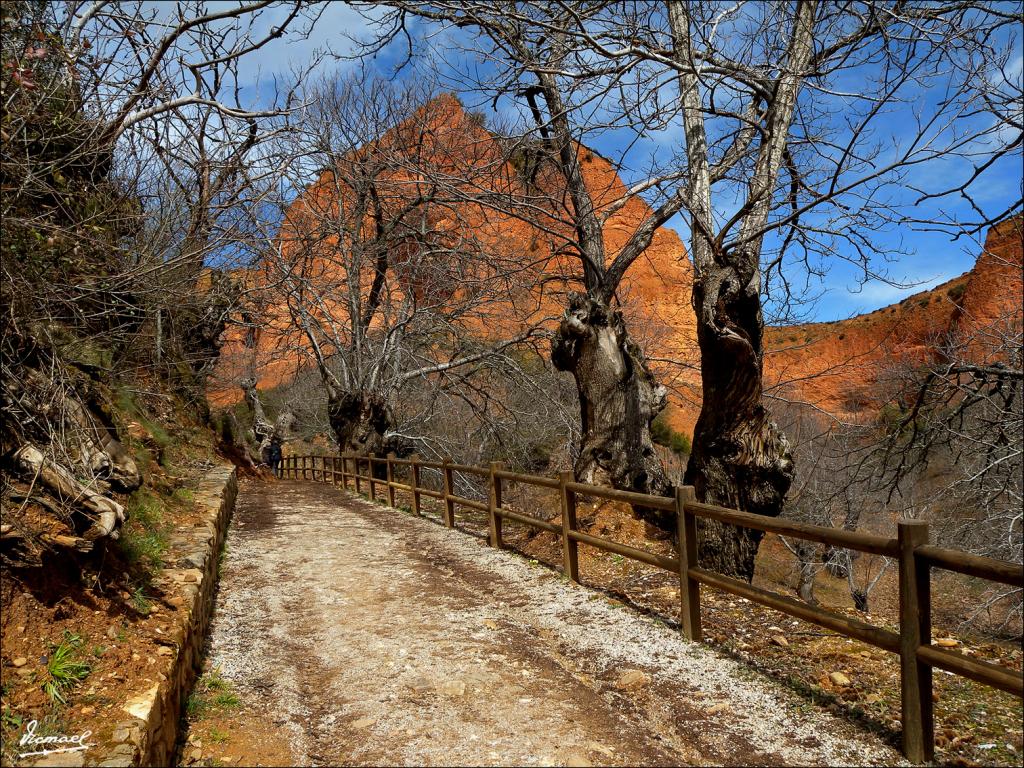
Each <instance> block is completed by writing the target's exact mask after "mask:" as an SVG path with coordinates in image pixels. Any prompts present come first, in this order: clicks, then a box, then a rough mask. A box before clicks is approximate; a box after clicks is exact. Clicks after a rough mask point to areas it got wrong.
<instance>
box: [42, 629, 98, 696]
mask: <svg viewBox="0 0 1024 768" xmlns="http://www.w3.org/2000/svg"><path fill="white" fill-rule="evenodd" d="M81 645H82V638H81V636H79V635H76V634H73V633H71V632H67V631H65V632H64V639H62V640H61V641H60V643H58V644H56V645H52V646H51V653H50V658H49V659H48V660H47V662H46V675H47V679H46V681H45V682H43V692H44V693H45V694H46V695H47V696H48V697H49V699H50V701H52V702H53V703H55V704H61V705H65V704H67V699H66V698H65V696H66V694H67V693H68V692H69V691H70V690H71V689H72V688H74V687H75V686H77V685H78V684H79V683H81V682H82V681H83V680H84V679H85V678H86V677H88V675H89V673H90V672H91V671H92V667H91V666H90V665H89V664H88V663H87V662H85V661H81V660H80V659H79V658H78V655H79V649H80V647H81Z"/></svg>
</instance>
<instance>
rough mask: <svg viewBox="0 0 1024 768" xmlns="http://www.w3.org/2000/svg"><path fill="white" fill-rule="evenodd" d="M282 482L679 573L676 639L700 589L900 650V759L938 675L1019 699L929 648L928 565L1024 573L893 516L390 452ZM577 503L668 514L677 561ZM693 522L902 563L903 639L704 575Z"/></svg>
mask: <svg viewBox="0 0 1024 768" xmlns="http://www.w3.org/2000/svg"><path fill="white" fill-rule="evenodd" d="M399 467H400V468H402V469H406V470H407V474H408V478H407V479H408V482H399V481H398V480H396V479H395V469H397V468H399ZM375 468H382V469H383V477H381V476H378V475H377V474H375V473H374V469H375ZM423 470H427V471H429V472H433V473H437V474H439V475H440V479H441V490H434V489H432V488H426V487H424V485H423V482H422V473H423ZM364 471H365V474H363V472H364ZM455 473H459V474H460V475H472V476H474V477H477V478H484V479H486V481H487V485H488V496H489V498H488V501H487V502H482V501H477V500H475V499H469V498H466V497H465V496H460V495H457V494H456V493H455V482H454V476H455ZM281 474H282V476H284V477H287V478H292V479H301V480H319V481H321V482H329V483H332V484H334V485H341V486H343V487H345V488H348V487H349V484H350V483H351V485H352V487H353V488H354V489H355V490H356V492H357V493H362V492H363V488H364V487H367V486H368V488H367V491H366V492H367V495H368V496H369V498H370V499H372V500H373V501H376V500H377V487H378V486H382V487H383V488H384V489H385V491H386V493H387V503H388V504H389V505H390V506H392V507H394V506H395V491H396V490H400V491H404V492H406V493H409V494H411V495H412V511H413V513H414V514H417V515H419V514H422V511H421V501H422V497H424V496H426V497H428V498H432V499H437V500H439V501H441V502H442V503H443V510H442V520H443V522H444V524H445V525H446V526H447V527H449V528H453V527H455V507H456V505H458V506H462V507H467V508H469V509H473V510H477V511H480V512H486V513H487V517H488V540H489V542H490V545H491V546H492V547H497V548H499V549H500V548H503V547H504V542H503V540H502V524H503V522H504V521H506V520H509V521H512V522H515V523H520V524H522V525H528V526H532V527H533V528H537V529H539V530H542V531H548V532H550V533H554V534H556V535H558V536H559V537H560V538H561V543H562V567H563V571H564V573H565V575H566V576H568V577H569V578H570V579H571V580H572V581H574V582H577V583H578V582H579V557H578V547H579V545H580V544H586V545H587V546H591V547H595V548H597V549H601V550H604V551H606V552H611V553H613V554H617V555H621V556H622V557H628V558H630V559H632V560H636V561H638V562H641V563H646V564H648V565H652V566H654V567H656V568H662V569H664V570H666V571H669V572H671V573H675V574H678V576H679V603H680V604H679V610H680V618H681V625H682V631H683V634H684V635H685V636H686V637H687V638H688V639H689V640H693V641H700V640H701V639H702V637H703V634H702V630H701V612H700V587H701V585H704V586H706V587H712V588H714V589H717V590H720V591H722V592H726V593H728V594H732V595H736V596H738V597H742V598H745V599H747V600H750V601H751V602H755V603H759V604H761V605H764V606H767V607H768V608H772V609H774V610H777V611H781V612H782V613H786V614H788V615H790V616H794V617H796V618H798V619H803V620H804V621H808V622H811V623H812V624H817V625H818V626H821V627H825V628H826V629H830V630H832V631H834V632H836V633H838V634H840V635H844V636H846V637H851V638H854V639H856V640H860V641H861V642H864V643H867V644H869V645H873V646H875V647H877V648H881V649H883V650H886V651H889V652H891V653H895V654H898V655H899V657H900V687H901V699H902V723H903V752H904V754H905V755H906V756H907V758H908V759H910V760H912V761H914V762H917V763H921V762H926V761H930V760H931V759H932V757H933V754H934V741H935V734H934V716H933V712H932V701H933V700H932V668H933V667H938V668H940V669H944V670H946V671H948V672H952V673H953V674H956V675H960V676H962V677H966V678H969V679H971V680H974V681H976V682H979V683H983V684H985V685H990V686H992V687H994V688H998V689H1000V690H1003V691H1007V692H1009V693H1011V694H1014V695H1016V696H1018V697H1021V698H1024V677H1022V675H1021V673H1019V672H1015V671H1013V670H1009V669H1006V668H1004V667H1001V666H998V665H996V664H991V663H989V662H985V661H979V660H978V659H973V658H970V657H968V656H965V655H964V654H961V653H958V652H955V651H951V650H949V649H946V648H940V647H938V646H935V645H933V644H932V642H931V571H932V569H933V568H939V569H943V570H947V571H952V572H955V573H959V574H964V575H967V576H973V577H976V578H980V579H984V580H987V581H992V582H997V583H1000V584H1007V585H1009V586H1011V587H1016V588H1018V589H1021V588H1024V566H1022V565H1021V564H1019V563H1010V562H1006V561H1002V560H994V559H992V558H989V557H981V556H979V555H972V554H968V553H966V552H961V551H958V550H953V549H945V548H942V547H937V546H933V545H931V544H929V543H928V525H927V523H924V522H921V521H917V520H900V521H899V522H898V523H897V535H896V537H895V538H886V537H884V536H878V535H875V534H869V533H861V532H858V531H847V530H842V529H836V528H826V527H824V526H819V525H810V524H808V523H800V522H796V521H792V520H780V519H778V518H774V517H765V516H764V515H755V514H751V513H749V512H741V511H739V510H735V509H727V508H725V507H719V506H715V505H713V504H703V503H700V502H698V501H697V500H696V497H695V495H694V492H693V488H692V487H690V486H683V487H681V488H677V489H676V493H675V496H674V497H666V496H649V495H647V494H642V493H633V492H630V491H619V490H615V489H612V488H605V487H602V486H597V485H588V484H585V483H577V482H576V481H575V479H574V477H573V474H572V472H562V473H560V474H559V476H558V477H557V478H551V477H542V476H539V475H527V474H519V473H516V472H508V471H506V470H504V469H502V468H501V466H500V464H498V463H492V464H491V465H490V466H489V467H477V466H469V465H465V464H453V463H452V462H451V461H448V460H445V461H423V460H421V459H420V458H419V457H417V456H413V457H411V458H408V459H399V458H397V457H395V456H394V455H393V454H389V455H387V456H376V455H357V454H353V453H346V454H343V455H341V456H288V457H286V458H284V459H283V464H282V467H281ZM505 483H518V484H521V485H529V486H534V487H537V488H546V489H549V490H556V491H558V495H559V503H560V507H561V521H560V522H559V523H554V522H551V521H549V520H544V519H541V518H538V517H533V516H530V515H527V514H523V513H522V512H518V511H516V510H512V509H508V508H507V507H504V506H502V489H503V486H504V485H505ZM581 496H584V497H596V498H601V499H608V500H611V501H620V502H623V503H626V504H631V505H634V506H641V507H647V508H651V509H659V510H665V511H669V512H675V513H676V520H677V525H678V539H679V550H678V556H677V557H667V556H665V555H659V554H655V553H652V552H646V551H644V550H642V549H638V548H636V547H631V546H628V545H626V544H620V543H618V542H615V541H610V540H608V539H604V538H601V537H600V536H593V535H591V534H588V533H583V532H582V531H580V530H578V529H577V523H576V504H577V499H578V498H579V497H581ZM697 518H704V519H710V520H718V521H720V522H723V523H729V524H731V525H736V526H741V527H744V528H753V529H756V530H759V531H765V532H768V533H776V534H779V535H782V536H789V537H792V538H798V539H803V540H806V541H813V542H816V543H819V544H826V545H829V546H833V547H843V548H847V549H854V550H857V551H859V552H867V553H870V554H875V555H882V556H885V557H890V558H893V559H895V560H896V561H897V562H898V565H899V571H898V573H899V616H900V626H899V633H896V632H893V631H891V630H888V629H884V628H882V627H876V626H874V625H872V624H868V623H866V622H863V621H860V620H858V619H853V618H850V617H849V616H845V615H843V614H840V613H836V612H834V611H828V610H825V609H824V608H820V607H818V606H813V605H809V604H808V603H805V602H802V601H800V600H794V599H793V598H791V597H788V596H786V595H782V594H779V593H777V592H772V591H770V590H766V589H762V588H761V587H755V586H753V585H752V584H748V583H747V582H745V581H741V580H739V579H735V578H732V577H729V576H724V575H722V574H719V573H715V572H714V571H709V570H706V569H704V568H701V567H700V564H699V561H698V552H697V524H696V521H697Z"/></svg>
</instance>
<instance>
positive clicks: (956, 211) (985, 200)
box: [240, 3, 1024, 321]
mask: <svg viewBox="0 0 1024 768" xmlns="http://www.w3.org/2000/svg"><path fill="white" fill-rule="evenodd" d="M284 13H285V9H284V8H280V9H273V10H272V11H271V12H270V13H268V14H267V15H266V17H265V19H264V20H263V22H262V23H265V24H272V23H274V22H275V21H276V20H277V16H278V15H283V14H284ZM363 25H364V21H363V19H362V18H361V17H360V16H359V15H358V14H357V13H356V12H355V11H353V10H352V9H351V8H349V7H348V6H346V5H343V4H341V3H335V4H332V5H329V6H328V7H327V8H326V9H325V11H324V14H323V16H322V17H321V18H320V20H319V22H318V23H317V25H316V26H315V27H314V29H313V34H312V35H311V36H310V38H309V39H307V40H301V41H285V40H282V41H277V42H274V43H271V44H270V45H268V46H267V47H266V48H265V49H263V50H262V51H261V52H260V56H259V57H258V60H254V61H250V62H246V63H244V64H243V69H242V72H241V73H240V74H241V76H242V78H243V80H246V79H247V80H248V82H247V91H248V92H249V93H250V94H251V95H252V96H253V98H254V101H256V102H262V101H265V99H266V97H267V96H268V95H269V94H270V92H271V90H270V89H271V87H272V86H271V82H272V81H271V76H272V75H273V74H275V73H285V72H286V71H287V70H288V69H289V67H290V66H291V65H293V64H301V63H302V62H304V61H307V60H308V59H309V58H310V57H311V56H312V55H314V53H315V52H316V51H318V50H322V49H323V48H325V47H327V46H330V47H331V48H332V49H333V50H334V51H336V52H338V53H341V54H347V53H350V52H351V51H352V50H353V47H352V45H351V43H349V42H348V40H347V39H346V36H347V35H359V33H360V31H361V29H362V27H363ZM410 30H411V32H412V34H413V35H414V37H416V38H417V42H418V43H422V44H423V46H424V48H430V47H433V48H435V49H437V48H444V47H445V46H447V45H449V44H450V43H451V42H452V41H451V40H450V38H445V37H443V36H441V37H430V38H426V39H425V38H424V35H423V29H422V27H418V26H417V25H416V24H413V25H411V26H410ZM404 53H405V50H404V42H400V43H397V44H395V45H392V46H391V48H390V49H388V50H385V51H383V52H382V53H381V54H380V55H378V56H377V57H376V58H375V59H373V60H371V61H370V62H369V64H370V66H373V67H375V68H376V69H378V70H379V71H381V72H382V73H386V74H391V73H392V72H393V68H394V65H395V64H396V62H398V61H400V60H401V59H403V58H404ZM449 55H450V49H449ZM454 61H455V67H456V68H458V67H459V66H460V60H459V59H458V58H457V57H456V58H455V59H454ZM1021 62H1022V56H1021V43H1020V39H1019V38H1018V39H1017V40H1016V41H1015V43H1014V47H1013V50H1012V55H1011V60H1010V64H1009V66H1008V68H1007V74H1008V76H1009V77H1010V78H1011V81H1012V79H1013V78H1016V79H1017V82H1018V83H1019V79H1020V78H1021V70H1022V63H1021ZM467 65H468V62H467V61H466V60H465V59H462V60H461V66H467ZM354 66H356V64H355V63H354V62H352V61H349V60H344V59H331V60H329V61H326V62H325V63H324V64H323V65H322V67H321V70H322V71H324V72H328V71H330V70H332V69H337V70H345V69H348V68H351V67H354ZM854 76H855V75H854ZM456 79H457V78H453V79H452V81H451V82H452V84H453V88H455V89H456V90H457V85H456ZM848 85H850V87H851V89H852V90H855V89H856V87H857V84H855V83H849V84H848ZM461 95H462V96H463V100H464V102H466V103H467V105H468V106H470V107H479V108H481V110H482V111H484V112H485V113H487V114H489V116H490V115H493V114H494V113H493V112H492V110H491V103H490V98H489V97H487V96H482V95H480V94H465V93H464V94H461ZM939 96H940V95H939V94H936V93H929V92H925V91H921V92H919V94H913V93H911V100H912V102H917V103H912V104H909V105H908V107H907V109H910V110H913V109H918V108H927V107H928V106H929V105H934V103H935V102H936V100H937V99H938V98H939ZM509 108H510V107H509V105H507V104H499V107H498V110H499V112H503V114H499V115H494V117H502V116H504V117H507V116H508V110H509ZM907 109H904V110H902V111H901V110H894V111H893V113H892V114H890V115H888V116H886V118H885V119H884V120H883V121H881V122H880V123H879V126H878V127H879V132H878V138H879V140H880V141H882V142H883V143H886V142H891V143H892V144H893V145H894V146H898V145H899V143H900V141H901V140H902V137H903V136H904V135H905V133H906V132H905V130H904V128H905V125H906V121H907V120H909V119H910V116H911V114H912V112H910V111H907ZM679 133H680V131H679V129H678V128H677V127H675V126H670V127H669V128H668V129H667V130H666V131H665V132H663V133H662V134H660V135H657V136H648V137H643V140H642V141H641V142H640V143H639V144H637V145H636V146H634V148H633V149H632V150H631V151H632V152H633V153H634V156H637V155H639V153H642V152H649V151H654V150H657V149H658V147H664V146H672V145H673V144H677V143H678V136H679ZM630 138H631V137H628V136H624V135H622V134H620V133H617V132H614V131H612V132H605V133H603V134H601V135H599V136H596V137H594V138H593V139H592V140H589V141H588V143H589V144H591V146H592V147H593V148H594V149H596V150H597V151H598V152H601V153H602V154H604V155H606V156H611V157H617V156H619V155H621V154H622V153H623V151H624V147H625V144H626V143H627V142H629V141H630ZM627 158H629V156H628V155H627ZM964 163H965V161H959V162H954V161H949V162H945V163H944V162H943V161H941V160H940V161H936V162H933V163H929V164H928V165H927V166H924V167H922V168H920V169H918V170H915V171H914V172H913V173H912V175H911V176H910V177H909V178H908V179H907V181H908V182H910V183H914V184H923V185H926V186H927V185H928V183H929V181H945V180H947V179H948V178H952V177H953V176H955V175H956V174H957V173H962V172H964V170H965V168H966V169H969V166H966V165H965V164H964ZM637 164H638V163H637ZM929 175H931V176H932V178H931V179H930V180H929V178H928V176H929ZM1022 175H1024V174H1022V161H1021V155H1020V153H1019V152H1018V153H1017V154H1016V155H1014V156H1012V157H1009V158H1006V159H1004V160H1003V161H1001V162H1000V163H999V164H997V165H996V166H994V167H993V168H992V169H991V172H989V173H988V174H987V176H986V178H985V181H984V184H982V185H980V186H979V187H978V188H977V189H976V190H975V192H976V200H977V202H978V204H979V205H980V206H981V207H982V209H983V210H984V211H985V213H995V212H997V211H1002V210H1004V209H1005V208H1006V207H1007V206H1008V205H1010V204H1011V203H1012V202H1013V201H1015V200H1017V199H1019V198H1020V196H1021V188H1022ZM627 180H628V179H627ZM886 194H888V195H890V200H891V202H892V204H893V205H894V206H895V207H897V208H899V209H901V210H910V203H911V202H912V201H913V200H914V199H915V198H916V196H917V195H916V194H915V193H913V192H911V191H909V190H906V189H900V188H897V187H893V188H890V189H888V190H887V191H886ZM930 209H931V211H932V212H935V211H938V210H940V209H941V211H942V212H943V213H944V214H946V215H949V216H952V217H954V218H957V217H961V216H967V215H969V213H970V211H969V207H968V205H967V203H966V201H962V200H956V199H954V198H949V199H945V200H943V201H941V203H940V204H936V205H932V206H930ZM928 212H929V211H928V210H926V209H922V210H921V213H922V214H924V213H928ZM669 226H670V227H671V228H673V229H675V230H676V231H677V232H678V233H679V235H680V237H681V238H682V239H683V241H684V242H686V240H687V235H688V225H687V222H686V220H685V219H684V218H683V217H682V216H679V215H677V216H676V217H675V218H674V219H673V220H672V221H670V222H669ZM983 237H984V233H983V232H982V233H980V234H978V235H976V236H975V237H974V239H970V238H965V237H961V238H960V239H959V240H957V241H951V239H950V237H949V235H947V234H943V233H940V232H923V231H915V230H914V229H912V228H910V227H900V228H892V229H890V230H888V231H882V232H878V233H876V234H875V241H876V244H877V245H878V246H879V248H878V250H879V252H880V253H879V255H877V256H875V257H874V258H873V259H872V262H871V269H872V270H873V271H875V272H877V273H879V274H884V275H886V276H887V277H888V279H889V281H890V282H885V281H882V280H875V279H869V280H867V281H866V282H864V280H863V277H864V275H863V271H862V270H860V269H859V268H857V267H855V266H854V265H852V264H850V263H847V262H845V261H843V260H842V259H835V258H832V259H830V260H829V261H828V262H827V263H826V265H825V266H826V267H827V268H826V269H825V270H824V275H823V276H821V277H820V279H819V278H812V279H811V281H810V282H809V283H808V295H809V296H811V297H816V300H815V301H813V302H812V303H811V304H809V305H808V306H806V307H804V309H803V312H804V318H805V319H809V320H822V321H824V320H834V319H841V318H846V317H850V316H852V315H855V314H859V313H862V312H867V311H871V310H873V309H877V308H879V307H882V306H885V305H887V304H891V303H894V302H898V301H899V300H900V299H901V298H903V297H904V296H907V295H910V294H912V293H916V292H918V291H921V290H924V289H926V288H930V287H932V286H934V285H937V284H939V283H942V282H944V281H946V280H949V279H951V278H953V277H956V276H957V275H959V274H961V273H963V272H965V271H967V270H968V269H970V268H971V266H972V265H973V263H974V260H975V258H976V257H977V255H978V253H979V251H980V248H981V242H982V241H983ZM886 254H890V255H896V254H898V257H896V256H890V258H891V260H889V259H887V258H886ZM794 274H795V273H794ZM894 283H895V284H894Z"/></svg>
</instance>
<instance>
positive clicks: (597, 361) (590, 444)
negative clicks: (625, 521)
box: [551, 294, 675, 530]
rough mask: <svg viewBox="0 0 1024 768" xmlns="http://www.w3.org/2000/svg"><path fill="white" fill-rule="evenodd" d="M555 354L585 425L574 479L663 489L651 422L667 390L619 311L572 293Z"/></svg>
mask: <svg viewBox="0 0 1024 768" xmlns="http://www.w3.org/2000/svg"><path fill="white" fill-rule="evenodd" d="M551 359H552V362H553V363H554V365H555V367H556V368H558V370H561V371H568V372H570V373H572V375H573V377H574V378H575V380H576V389H577V393H578V395H579V401H580V425H581V430H582V439H581V442H580V452H579V457H578V458H577V459H576V465H575V467H574V471H575V475H576V478H577V480H578V481H579V482H582V483H598V482H602V481H604V480H605V478H607V481H608V482H610V483H611V485H612V486H613V487H615V488H618V489H621V490H629V491H637V492H639V493H648V494H653V495H658V496H662V495H666V494H667V493H668V490H669V486H668V482H667V481H666V479H665V474H664V471H663V470H662V467H661V461H660V459H659V458H658V455H657V453H656V452H655V448H654V442H653V441H652V440H651V422H652V421H653V420H654V417H655V416H657V415H658V413H659V412H660V411H661V410H662V408H664V407H665V395H666V393H665V388H664V387H663V386H661V385H659V384H658V383H657V381H656V380H655V378H654V376H653V374H652V373H651V371H650V370H649V369H648V367H647V361H646V359H645V357H644V354H643V352H642V350H641V349H640V347H639V346H638V345H637V344H636V343H635V342H634V341H633V340H632V339H630V338H629V334H628V332H627V330H626V325H625V322H624V321H623V318H622V314H621V313H620V312H618V311H616V310H612V309H611V308H610V307H608V306H607V304H604V303H603V302H600V301H598V300H596V299H594V298H593V297H591V296H587V295H585V294H573V295H572V296H571V297H570V299H569V306H568V308H567V310H566V312H565V314H564V315H563V318H562V321H561V323H560V324H559V328H558V331H557V333H556V334H555V337H554V339H552V343H551ZM602 475H603V476H602ZM636 512H637V513H638V514H639V515H640V516H641V517H642V518H643V519H645V520H647V521H648V522H651V523H653V524H655V525H658V526H659V527H662V528H664V529H666V530H670V529H671V528H672V527H673V526H674V525H675V521H674V519H671V520H670V519H669V515H667V514H666V513H664V512H660V511H658V510H652V509H646V508H637V509H636Z"/></svg>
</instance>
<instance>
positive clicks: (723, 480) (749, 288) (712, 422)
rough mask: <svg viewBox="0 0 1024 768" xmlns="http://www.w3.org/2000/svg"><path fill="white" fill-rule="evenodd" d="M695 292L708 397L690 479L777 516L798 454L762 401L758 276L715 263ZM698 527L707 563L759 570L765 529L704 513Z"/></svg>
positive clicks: (723, 499) (728, 502)
mask: <svg viewBox="0 0 1024 768" xmlns="http://www.w3.org/2000/svg"><path fill="white" fill-rule="evenodd" d="M754 263H755V264H756V261H755V262H754ZM744 277H745V279H744ZM693 295H694V307H695V309H696V312H697V341H698V344H699V345H700V352H701V377H702V381H703V385H704V399H703V403H702V405H701V411H700V416H699V417H698V419H697V426H696V428H695V430H694V439H693V453H692V454H691V456H690V461H689V463H688V465H687V467H686V476H685V482H686V483H687V484H691V485H693V486H694V487H695V490H696V493H697V498H699V499H701V500H702V501H704V502H706V503H709V504H719V505H721V506H724V507H731V508H734V509H741V510H744V511H746V512H753V513H754V514H758V515H768V516H771V517H776V516H778V515H779V513H780V512H781V511H782V503H783V499H784V498H785V496H786V492H787V491H788V490H789V486H790V484H791V483H792V482H793V459H792V455H791V453H790V448H789V442H788V441H787V440H786V436H785V435H784V434H783V433H782V430H780V429H779V427H778V426H777V425H776V424H775V422H773V421H772V420H771V419H770V418H769V415H768V413H767V411H766V410H765V408H764V406H763V405H762V404H761V396H762V386H761V381H762V380H761V373H762V357H763V351H762V347H761V336H762V330H763V323H762V319H761V303H760V284H759V280H757V279H756V276H755V275H754V274H750V275H746V276H744V275H739V274H737V272H736V271H735V270H734V269H733V268H731V267H717V268H715V269H712V270H709V271H708V273H707V274H706V275H705V276H704V277H703V278H702V279H700V280H698V281H696V282H695V283H694V287H693ZM698 532H699V536H700V562H701V566H702V567H705V568H710V569H713V570H716V571H719V572H721V573H725V574H728V575H731V576H736V577H739V578H743V579H746V580H747V581H749V580H750V579H751V578H753V575H754V558H755V556H756V555H757V548H758V545H759V544H760V542H761V538H762V536H763V535H764V534H763V533H762V532H760V531H752V530H749V529H746V528H740V529H737V528H736V527H735V526H732V525H726V524H724V523H719V522H717V521H713V520H701V521H700V525H699V528H698Z"/></svg>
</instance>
